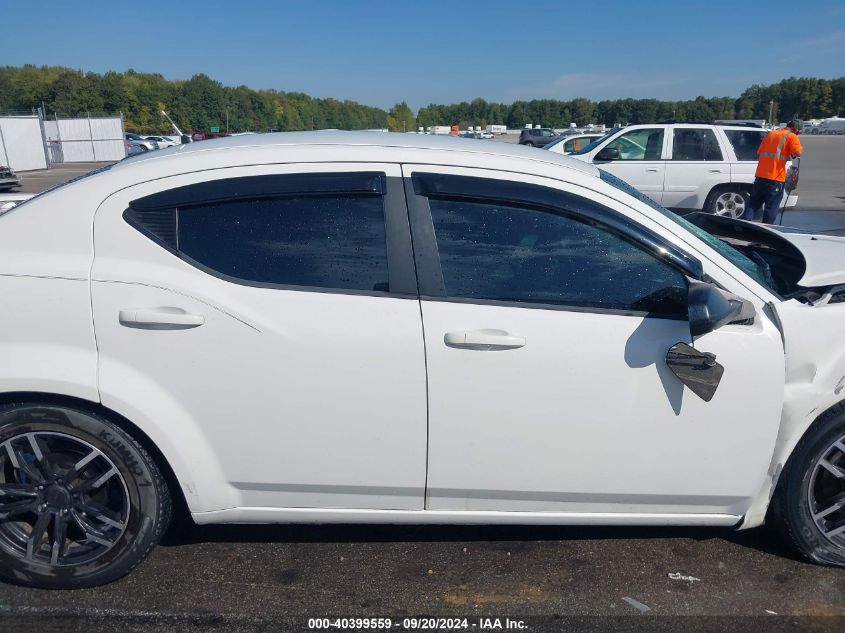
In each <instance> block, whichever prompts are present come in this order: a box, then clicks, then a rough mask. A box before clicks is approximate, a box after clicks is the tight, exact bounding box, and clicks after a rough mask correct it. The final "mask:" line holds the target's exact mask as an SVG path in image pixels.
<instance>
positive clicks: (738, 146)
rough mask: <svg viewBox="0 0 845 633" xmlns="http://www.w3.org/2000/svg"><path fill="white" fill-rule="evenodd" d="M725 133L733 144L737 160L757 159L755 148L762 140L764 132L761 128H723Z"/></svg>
mask: <svg viewBox="0 0 845 633" xmlns="http://www.w3.org/2000/svg"><path fill="white" fill-rule="evenodd" d="M725 135H726V136H727V137H728V140H729V141H730V142H731V145H733V148H734V153H735V154H736V159H737V160H753V161H756V160H757V148H758V147H760V143H762V142H763V138H764V137H765V136H766V132H764V131H763V130H725Z"/></svg>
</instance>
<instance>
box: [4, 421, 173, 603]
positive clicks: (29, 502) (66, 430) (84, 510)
mask: <svg viewBox="0 0 845 633" xmlns="http://www.w3.org/2000/svg"><path fill="white" fill-rule="evenodd" d="M171 512H172V503H171V498H170V493H169V490H168V488H167V485H166V483H165V482H164V480H163V479H162V476H161V473H160V472H159V469H158V468H157V466H156V464H155V463H154V461H153V459H152V458H151V457H150V455H149V454H148V453H147V451H145V450H144V449H143V448H142V447H141V445H140V444H138V443H137V442H136V441H135V440H134V439H133V438H132V437H130V436H129V435H128V434H127V433H125V432H124V431H123V430H122V429H120V428H118V427H117V426H115V425H114V424H112V423H111V422H109V421H108V420H105V419H104V418H101V417H100V416H98V415H95V414H93V413H90V412H87V411H83V410H81V409H75V408H71V407H63V406H56V405H51V404H12V405H5V406H2V407H0V574H2V576H3V578H4V579H6V580H8V581H10V582H14V583H17V584H23V585H29V586H32V587H45V588H67V589H70V588H79V587H92V586H95V585H100V584H104V583H107V582H111V581H113V580H116V579H117V578H120V577H121V576H123V575H125V574H127V573H129V572H130V571H131V570H132V569H133V568H135V567H136V566H137V565H138V564H139V563H140V562H141V561H142V560H143V559H144V558H145V557H146V556H147V554H149V552H150V551H151V550H152V548H153V547H154V546H155V545H156V543H157V542H158V540H159V538H160V537H161V535H162V533H163V532H164V530H165V529H166V528H167V525H168V523H169V521H170V516H171Z"/></svg>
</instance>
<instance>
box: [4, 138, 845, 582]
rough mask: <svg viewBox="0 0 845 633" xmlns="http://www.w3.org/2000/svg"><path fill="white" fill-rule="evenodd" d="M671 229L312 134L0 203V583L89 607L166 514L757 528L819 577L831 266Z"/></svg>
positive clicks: (832, 423) (813, 240)
mask: <svg viewBox="0 0 845 633" xmlns="http://www.w3.org/2000/svg"><path fill="white" fill-rule="evenodd" d="M693 219H694V220H695V223H690V222H687V221H685V220H682V219H680V218H678V217H677V216H676V215H674V214H672V213H670V212H668V211H666V210H665V209H664V208H662V207H660V206H659V205H657V204H656V203H654V202H653V201H651V200H649V199H648V198H645V197H644V196H642V195H641V194H639V193H638V192H636V191H635V190H633V189H631V188H630V187H628V186H627V185H625V184H624V183H622V182H621V181H620V180H618V179H617V178H616V177H614V176H611V175H609V174H607V173H604V172H601V171H600V170H599V169H597V168H596V167H594V166H593V165H590V164H587V163H584V162H581V161H577V160H573V159H570V158H568V157H565V156H560V155H558V154H555V153H554V152H538V151H537V150H535V149H530V148H523V147H518V146H505V145H503V144H490V143H487V142H482V141H472V140H458V139H451V138H440V137H436V136H425V135H422V136H421V135H407V134H381V133H344V132H317V133H290V134H267V135H261V136H254V137H249V138H248V139H244V138H224V139H218V140H211V141H207V142H204V143H201V144H197V145H189V146H186V147H181V148H179V149H178V150H177V149H167V150H162V151H158V152H149V153H147V154H144V155H141V156H137V157H134V158H129V159H126V160H124V161H121V162H120V163H117V164H116V165H113V166H111V167H107V168H104V169H102V170H100V171H98V172H95V173H92V174H91V175H89V176H88V177H85V178H82V179H78V180H76V181H74V182H72V183H69V184H67V185H65V186H63V187H59V188H56V189H54V190H51V191H49V192H47V193H45V194H42V195H40V196H37V197H35V198H33V199H31V200H29V201H27V202H24V203H22V204H20V205H18V206H17V207H14V208H13V209H12V210H10V211H8V212H7V213H5V214H4V215H2V216H0V252H2V253H3V256H2V258H0V296H3V297H4V299H5V302H4V309H3V310H2V311H0V399H2V402H0V574H3V575H4V576H5V577H6V578H9V579H11V580H13V581H14V582H16V583H23V584H29V585H33V586H40V587H83V586H92V585H97V584H102V583H106V582H109V581H112V580H114V579H116V578H118V577H120V576H122V575H124V574H126V573H128V572H129V571H130V570H131V569H133V568H134V567H135V566H136V565H138V564H139V563H140V562H141V561H142V560H143V558H144V557H145V556H146V555H147V554H148V553H149V552H150V550H151V549H152V547H153V546H154V545H155V544H156V542H157V541H158V539H159V538H160V537H161V535H162V533H163V532H164V530H165V529H166V528H167V525H168V523H169V521H170V519H171V515H172V513H173V512H174V511H175V509H176V508H186V511H187V512H189V513H190V516H191V517H192V518H193V520H194V521H195V522H197V523H275V522H282V523H285V522H319V523H328V522H350V523H360V522H372V523H377V522H378V523H381V522H384V523H522V524H603V525H697V526H705V525H708V526H732V527H736V528H739V529H743V528H750V527H754V526H757V525H760V524H761V523H763V521H764V519H767V518H768V519H770V520H772V521H775V522H777V523H779V524H780V525H781V526H782V527H784V529H785V531H786V533H787V534H788V535H789V538H790V539H791V541H792V542H793V543H794V545H795V546H796V547H797V549H798V550H799V551H800V552H801V553H802V554H803V555H804V556H806V557H807V558H809V559H810V560H813V561H816V562H819V563H825V564H833V565H842V564H843V563H845V501H844V500H845V406H843V399H845V392H843V385H845V347H843V336H842V335H843V323H845V302H843V299H845V286H843V285H842V284H845V257H843V255H845V247H843V240H842V239H838V238H831V237H824V236H809V235H799V234H794V235H789V234H785V233H779V232H777V231H775V230H771V229H769V228H766V227H762V226H759V225H754V224H750V223H745V222H741V221H736V220H731V219H728V218H721V217H714V216H699V217H696V218H693ZM772 499H773V501H774V504H773V505H774V507H773V508H772V512H768V513H767V511H768V510H769V506H770V500H772Z"/></svg>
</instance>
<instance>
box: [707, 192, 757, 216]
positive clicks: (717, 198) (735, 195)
mask: <svg viewBox="0 0 845 633" xmlns="http://www.w3.org/2000/svg"><path fill="white" fill-rule="evenodd" d="M749 198H750V195H749V194H748V192H747V191H744V190H743V189H738V188H721V189H717V190H715V191H711V192H710V195H709V196H707V200H706V201H705V203H704V211H706V212H707V213H713V214H715V215H724V216H727V217H729V218H741V217H742V215H743V214H744V213H745V209H746V207H747V206H748V200H749Z"/></svg>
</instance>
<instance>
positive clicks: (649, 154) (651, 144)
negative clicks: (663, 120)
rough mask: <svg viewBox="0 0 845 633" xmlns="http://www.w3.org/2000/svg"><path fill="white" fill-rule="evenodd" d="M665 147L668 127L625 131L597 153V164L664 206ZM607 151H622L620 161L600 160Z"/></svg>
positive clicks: (594, 153)
mask: <svg viewBox="0 0 845 633" xmlns="http://www.w3.org/2000/svg"><path fill="white" fill-rule="evenodd" d="M665 145H666V126H665V125H663V126H661V125H655V126H653V127H645V128H636V129H633V130H628V131H623V132H621V133H620V134H618V135H617V136H614V137H613V138H612V139H610V140H608V141H606V142H605V143H604V144H603V145H602V146H601V147H600V148H597V149H596V150H594V152H593V163H594V164H595V165H596V166H597V167H600V168H601V169H604V170H605V171H608V172H610V173H611V174H613V175H614V176H617V177H619V178H621V179H622V180H624V181H625V182H627V183H628V184H629V185H631V186H632V187H635V188H636V189H638V190H639V191H641V192H642V193H644V194H645V195H647V196H648V197H649V198H651V199H652V200H654V201H655V202H661V201H662V200H663V180H664V177H665V174H666V161H665V160H664V156H665V154H664V150H665ZM606 147H612V148H615V149H617V150H619V158H616V159H614V160H602V159H600V158H599V152H601V150H602V149H604V148H606Z"/></svg>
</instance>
